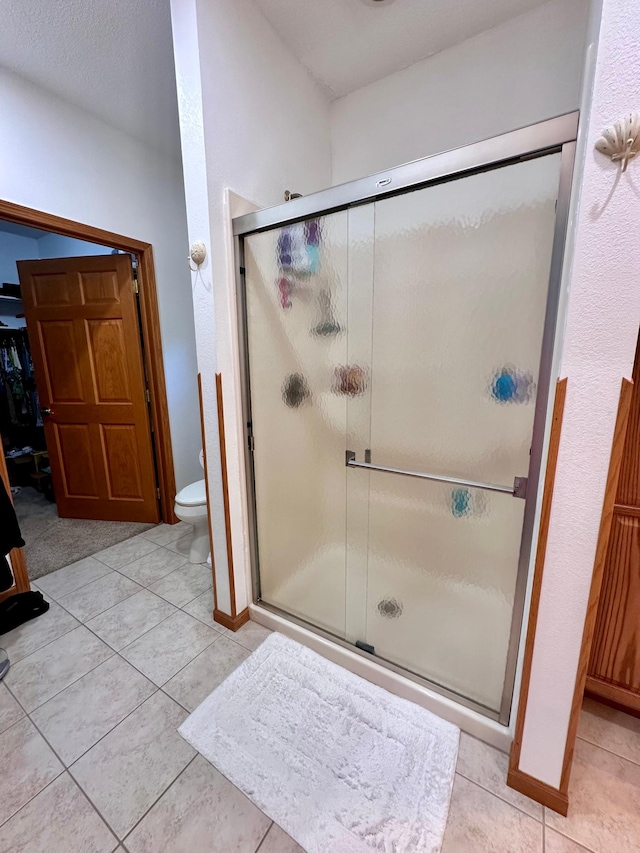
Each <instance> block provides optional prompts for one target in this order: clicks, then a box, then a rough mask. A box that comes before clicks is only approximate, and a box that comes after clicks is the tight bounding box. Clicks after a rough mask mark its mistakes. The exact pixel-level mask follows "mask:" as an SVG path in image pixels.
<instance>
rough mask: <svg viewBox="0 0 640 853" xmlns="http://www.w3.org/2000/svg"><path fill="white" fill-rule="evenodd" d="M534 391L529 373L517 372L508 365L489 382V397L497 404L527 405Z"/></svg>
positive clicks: (533, 383)
mask: <svg viewBox="0 0 640 853" xmlns="http://www.w3.org/2000/svg"><path fill="white" fill-rule="evenodd" d="M535 390H536V384H535V382H534V381H533V376H532V375H531V373H530V372H529V371H528V370H527V371H521V370H517V369H516V368H515V367H513V366H512V365H510V364H507V365H505V366H504V367H503V368H501V370H499V371H498V372H497V373H496V375H495V376H494V377H493V379H492V380H491V396H492V397H493V399H494V400H496V402H498V403H529V402H531V400H532V399H533V397H534V394H535Z"/></svg>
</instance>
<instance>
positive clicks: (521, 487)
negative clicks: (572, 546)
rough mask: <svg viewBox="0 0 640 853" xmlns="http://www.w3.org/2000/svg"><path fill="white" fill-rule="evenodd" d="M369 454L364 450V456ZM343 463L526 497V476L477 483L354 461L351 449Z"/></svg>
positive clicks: (349, 465) (387, 472)
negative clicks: (503, 483) (508, 482)
mask: <svg viewBox="0 0 640 853" xmlns="http://www.w3.org/2000/svg"><path fill="white" fill-rule="evenodd" d="M368 457H369V454H368V453H367V452H366V451H365V458H368ZM345 464H346V466H347V468H365V469H366V470H368V471H383V472H384V473H386V474H400V476H401V477H415V478H416V479H418V480H432V481H434V482H436V483H450V484H452V485H454V486H466V487H467V488H470V489H484V491H487V492H502V493H503V494H506V495H511V496H512V497H514V498H526V496H527V478H526V477H514V479H513V486H499V485H496V484H495V483H479V482H476V481H475V480H461V479H460V478H459V477H443V476H442V475H441V474H424V473H422V472H421V471H405V470H403V469H402V468H388V467H387V466H386V465H373V464H372V463H371V462H356V454H355V453H354V451H353V450H347V452H346V459H345Z"/></svg>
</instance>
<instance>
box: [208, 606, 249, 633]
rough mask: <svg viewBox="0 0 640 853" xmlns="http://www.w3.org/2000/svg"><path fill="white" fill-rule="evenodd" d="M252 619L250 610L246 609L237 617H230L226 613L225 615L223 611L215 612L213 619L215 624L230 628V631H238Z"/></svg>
mask: <svg viewBox="0 0 640 853" xmlns="http://www.w3.org/2000/svg"><path fill="white" fill-rule="evenodd" d="M250 618H251V617H250V616H249V608H248V607H245V609H244V610H241V611H240V613H238V614H237V616H233V617H231V616H229V615H227V614H226V613H223V612H222V611H221V610H214V611H213V619H214V621H215V622H218V623H219V624H220V625H222V626H223V627H225V628H228V629H229V630H230V631H237V630H238V629H239V628H242V626H243V625H244V624H245V622H248V621H249V619H250Z"/></svg>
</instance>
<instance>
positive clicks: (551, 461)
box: [507, 378, 567, 814]
mask: <svg viewBox="0 0 640 853" xmlns="http://www.w3.org/2000/svg"><path fill="white" fill-rule="evenodd" d="M566 396H567V380H566V378H565V379H559V380H558V382H557V384H556V393H555V399H554V402H553V416H552V420H551V432H550V435H549V452H548V455H547V467H546V471H545V478H544V491H543V494H542V510H541V513H540V532H539V534H538V548H537V550H536V561H535V568H534V573H533V587H532V590H531V607H530V608H529V623H528V626H527V637H526V640H525V647H524V661H523V666H522V686H521V688H520V701H519V703H518V715H517V717H516V729H515V734H514V738H513V744H512V746H511V755H510V757H509V774H508V777H507V784H508V785H509V787H510V788H514V789H515V790H516V791H521V792H523V793H526V795H527V796H528V797H531V799H533V800H537V801H538V802H540V803H543V805H546V806H548V807H549V808H550V809H554V811H556V810H558V809H557V808H556V807H557V806H558V805H562V803H561V801H560V800H558V797H560V796H561V795H560V792H559V791H555V792H554V789H553V788H548V787H547V786H546V785H544V784H543V783H542V782H538V780H536V779H533V777H531V776H529V775H528V774H527V773H523V772H522V771H521V770H520V766H519V765H520V751H521V749H522V732H523V730H524V719H525V713H526V709H527V700H528V698H529V683H530V680H531V665H532V661H533V645H534V641H535V636H536V627H537V623H538V611H539V608H540V594H541V592H542V576H543V572H544V560H545V556H546V551H547V537H548V535H549V519H550V517H551V503H552V501H553V487H554V482H555V476H556V467H557V464H558V450H559V447H560V433H561V431H562V416H563V414H564V403H565V400H566ZM532 782H533V783H535V785H534V784H532ZM524 788H526V790H523V789H524ZM560 811H561V813H563V814H566V811H565V812H562V810H561V809H560Z"/></svg>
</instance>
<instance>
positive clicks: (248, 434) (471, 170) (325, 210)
mask: <svg viewBox="0 0 640 853" xmlns="http://www.w3.org/2000/svg"><path fill="white" fill-rule="evenodd" d="M578 119H579V114H578V113H577V112H573V113H567V114H566V115H563V116H559V117H557V118H553V119H549V120H547V121H543V122H540V123H538V124H535V125H531V126H529V127H525V128H521V129H520V130H515V131H511V132H510V133H505V134H503V135H501V136H496V137H492V138H491V139H487V140H484V141H482V142H477V143H474V144H472V145H466V146H464V147H462V148H456V149H454V150H452V151H445V152H443V153H441V154H435V155H433V156H431V157H426V158H424V159H422V160H415V161H413V162H411V163H407V164H406V165H403V166H398V167H396V168H394V169H389V170H387V171H385V172H379V173H378V174H375V175H372V176H370V177H367V178H361V179H359V180H356V181H351V182H350V183H346V184H341V185H339V186H336V187H331V188H329V189H326V190H322V191H320V192H317V193H314V194H312V195H309V196H303V197H301V198H297V199H295V200H293V201H289V202H286V203H284V204H280V205H277V206H275V207H271V208H267V209H264V210H259V211H257V212H255V213H249V214H246V215H244V216H239V217H236V218H234V219H233V234H234V240H235V249H236V285H237V286H236V291H237V304H238V325H239V330H238V334H239V346H240V373H241V383H242V407H243V408H242V410H243V418H244V448H245V471H246V478H247V495H248V506H247V513H248V520H249V537H250V554H251V573H252V581H253V584H252V586H253V602H254V604H259V605H260V607H264V608H266V609H267V610H270V611H272V612H273V613H276V614H278V615H279V616H282V617H284V618H286V619H288V620H289V621H291V622H294V623H296V624H298V625H300V626H302V627H304V628H306V629H307V630H311V631H313V632H314V633H316V634H318V635H320V636H322V637H324V638H326V639H329V640H331V641H332V642H334V643H337V644H339V645H341V646H343V647H345V648H348V649H349V650H350V651H351V652H354V653H356V654H359V655H362V656H363V657H366V658H367V659H369V660H375V661H376V662H377V663H379V664H380V665H381V666H384V667H386V668H388V669H391V670H392V671H394V672H397V673H399V674H400V675H403V676H404V677H405V678H408V679H410V680H412V681H415V682H417V683H418V684H421V685H423V686H425V687H427V688H429V689H430V690H432V691H434V692H435V693H438V694H440V695H442V696H445V697H447V698H448V699H452V700H453V701H454V702H457V703H459V704H462V705H464V706H466V707H468V708H471V709H473V710H475V711H478V712H479V713H481V714H483V715H484V716H485V717H488V718H490V719H493V720H496V721H497V722H499V723H501V724H502V725H504V726H508V724H509V719H510V713H511V705H512V699H513V689H514V683H515V675H516V666H517V660H518V650H519V645H520V635H521V629H522V620H523V615H524V602H525V595H526V589H527V579H528V574H529V565H530V561H531V551H532V540H533V528H534V521H535V515H536V508H537V503H538V501H537V498H538V487H539V483H540V473H541V464H542V453H543V447H544V439H545V423H546V418H547V410H548V405H549V397H550V386H551V370H552V362H553V353H554V344H555V336H556V324H557V319H558V304H559V297H560V286H561V279H562V265H563V256H564V247H565V241H566V234H567V225H568V218H569V202H570V197H571V184H572V176H573V167H574V159H575V150H576V137H577V131H578ZM554 153H560V154H561V164H560V180H559V186H558V200H557V204H556V220H555V228H554V236H553V248H552V254H551V265H550V271H549V287H548V291H547V303H546V312H545V319H544V329H543V337H542V349H541V357H540V368H539V374H538V389H537V397H536V406H535V414H534V421H533V434H532V441H531V460H530V466H529V475H528V483H527V496H526V499H525V511H524V520H523V526H522V536H521V542H520V554H519V560H518V569H517V578H516V586H515V593H514V601H513V612H512V619H511V631H510V638H509V649H508V654H507V663H506V667H505V679H504V687H503V693H502V702H501V707H500V712H499V713H495V712H494V711H493V710H492V709H489V708H486V707H485V706H483V705H479V704H478V703H477V702H474V701H472V700H470V699H468V698H466V697H464V696H461V695H460V694H458V693H454V692H453V691H451V690H448V689H447V688H445V687H442V686H441V685H439V684H437V683H435V682H433V681H429V680H428V679H426V678H423V677H421V676H417V675H415V674H414V673H411V672H410V671H408V670H406V669H404V668H403V667H400V666H397V665H395V664H393V663H391V662H389V661H387V660H384V659H382V658H379V657H377V656H375V657H373V658H372V656H371V655H370V654H369V653H368V652H366V651H361V650H360V649H358V648H356V647H354V646H353V645H352V644H351V643H348V642H346V641H345V640H343V639H341V638H340V637H336V636H335V635H334V634H331V633H329V632H327V631H325V630H323V629H321V628H319V627H317V626H315V625H313V624H311V623H309V622H306V621H304V620H302V619H300V618H298V617H296V616H292V615H291V614H289V613H287V612H286V611H283V610H281V609H280V608H278V607H274V606H273V605H270V604H267V603H266V602H263V601H262V600H261V597H260V571H259V551H258V537H257V516H256V500H255V476H254V466H253V434H252V416H251V377H250V374H249V358H248V335H247V305H246V288H245V266H244V239H245V237H248V236H249V235H251V234H256V233H259V232H261V231H268V230H271V229H274V228H279V227H281V226H283V225H287V224H291V223H294V222H299V221H301V220H304V219H307V218H309V217H311V216H321V215H326V214H329V213H335V212H337V211H340V210H345V209H348V208H350V207H354V206H356V205H362V204H369V203H372V202H375V201H377V200H379V199H382V198H388V197H390V196H394V195H401V194H403V193H408V192H412V191H414V190H418V189H423V188H425V187H428V186H432V185H436V184H440V183H445V182H449V181H454V180H458V179H461V178H464V177H467V176H469V175H472V174H475V173H478V172H484V171H489V170H492V169H496V168H501V167H503V166H507V165H510V164H513V163H518V162H521V161H523V160H529V159H532V158H536V157H544V156H546V155H549V154H554Z"/></svg>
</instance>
